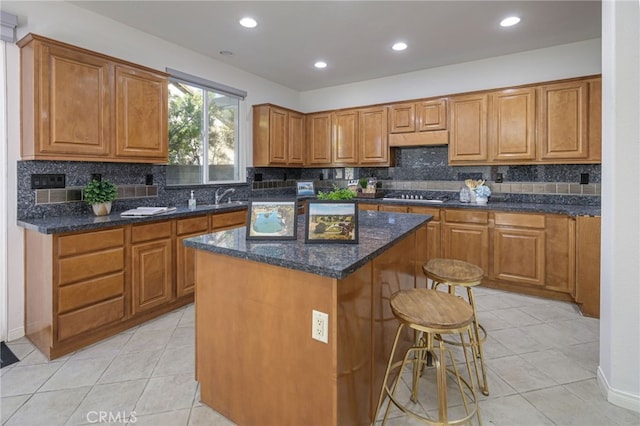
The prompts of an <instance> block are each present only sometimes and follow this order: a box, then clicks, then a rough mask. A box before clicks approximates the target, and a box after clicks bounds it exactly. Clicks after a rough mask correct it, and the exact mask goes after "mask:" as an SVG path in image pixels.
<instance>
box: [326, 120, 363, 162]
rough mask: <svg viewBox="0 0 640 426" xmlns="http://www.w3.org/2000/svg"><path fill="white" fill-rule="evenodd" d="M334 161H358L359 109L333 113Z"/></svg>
mask: <svg viewBox="0 0 640 426" xmlns="http://www.w3.org/2000/svg"><path fill="white" fill-rule="evenodd" d="M332 124H333V163H334V164H351V165H353V164H355V163H357V162H358V111H356V110H348V111H337V112H335V113H333V117H332Z"/></svg>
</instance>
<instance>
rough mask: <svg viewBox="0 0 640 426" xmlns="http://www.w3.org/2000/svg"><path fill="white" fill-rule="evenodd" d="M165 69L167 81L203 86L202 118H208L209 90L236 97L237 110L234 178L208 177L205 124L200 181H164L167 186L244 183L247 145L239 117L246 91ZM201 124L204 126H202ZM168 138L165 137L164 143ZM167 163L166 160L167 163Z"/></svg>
mask: <svg viewBox="0 0 640 426" xmlns="http://www.w3.org/2000/svg"><path fill="white" fill-rule="evenodd" d="M166 72H167V73H168V74H169V84H171V83H173V82H175V83H180V84H186V85H189V86H192V87H196V88H198V89H201V90H203V97H202V99H203V105H202V114H203V117H202V122H203V123H208V122H209V114H208V111H209V105H210V99H209V93H210V92H212V93H216V94H222V95H225V96H228V97H230V98H235V99H237V100H238V111H237V125H236V128H235V138H236V149H235V151H234V157H235V158H234V160H235V162H236V166H235V167H236V169H237V172H238V178H237V179H231V180H219V181H210V180H209V167H210V164H209V132H207V131H205V128H203V129H201V137H202V153H201V154H202V156H203V159H204V160H203V163H204V164H201V165H200V167H201V168H202V180H201V181H200V182H199V183H168V182H167V183H166V186H167V187H170V188H179V187H203V186H205V187H206V186H213V185H224V184H244V183H246V182H247V176H246V172H245V173H243V170H245V171H246V165H247V161H246V158H247V154H248V152H247V150H248V146H247V144H246V143H244V141H245V140H246V137H244V138H243V137H242V135H243V134H244V133H246V129H245V128H244V127H243V126H242V121H241V119H240V118H241V117H244V116H245V111H246V102H245V98H246V96H247V92H246V91H244V90H240V89H236V88H234V87H231V86H227V85H224V84H221V83H216V82H213V81H210V80H206V79H204V78H201V77H197V76H194V75H190V74H187V73H184V72H181V71H177V70H174V69H171V68H166ZM203 127H204V126H203ZM168 143H169V141H168V140H167V144H168ZM169 165H170V164H167V166H169Z"/></svg>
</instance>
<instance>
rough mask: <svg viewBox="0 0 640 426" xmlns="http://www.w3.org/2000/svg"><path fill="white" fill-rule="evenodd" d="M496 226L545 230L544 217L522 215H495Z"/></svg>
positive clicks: (540, 215) (539, 215)
mask: <svg viewBox="0 0 640 426" xmlns="http://www.w3.org/2000/svg"><path fill="white" fill-rule="evenodd" d="M494 220H495V222H494V223H495V225H496V226H516V227H523V228H540V229H543V228H544V215H542V214H522V213H494Z"/></svg>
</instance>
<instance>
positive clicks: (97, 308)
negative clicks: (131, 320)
mask: <svg viewBox="0 0 640 426" xmlns="http://www.w3.org/2000/svg"><path fill="white" fill-rule="evenodd" d="M123 317H124V298H123V297H118V298H117V299H113V300H107V301H105V302H101V303H98V304H96V305H92V306H87V307H86V308H82V309H79V310H77V311H74V312H69V313H68V314H63V315H59V316H58V339H59V340H64V339H68V338H70V337H73V336H77V335H78V334H82V333H84V332H85V331H89V330H92V329H95V328H98V327H100V326H103V325H106V324H109V323H112V322H115V321H118V320H120V319H122V318H123Z"/></svg>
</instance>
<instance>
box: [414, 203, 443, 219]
mask: <svg viewBox="0 0 640 426" xmlns="http://www.w3.org/2000/svg"><path fill="white" fill-rule="evenodd" d="M409 213H415V214H430V215H431V216H433V220H440V209H438V208H435V207H419V206H410V207H409Z"/></svg>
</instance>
